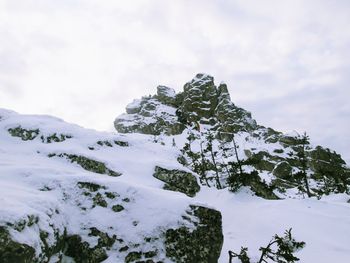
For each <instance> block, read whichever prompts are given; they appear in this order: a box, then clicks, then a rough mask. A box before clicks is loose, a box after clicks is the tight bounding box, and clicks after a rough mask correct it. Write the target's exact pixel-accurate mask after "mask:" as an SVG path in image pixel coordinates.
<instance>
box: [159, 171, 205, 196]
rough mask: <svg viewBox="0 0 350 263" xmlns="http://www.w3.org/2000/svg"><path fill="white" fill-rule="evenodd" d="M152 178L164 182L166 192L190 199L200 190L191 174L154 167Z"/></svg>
mask: <svg viewBox="0 0 350 263" xmlns="http://www.w3.org/2000/svg"><path fill="white" fill-rule="evenodd" d="M153 176H154V177H155V178H157V179H159V180H161V181H163V182H165V185H164V189H166V190H172V191H178V192H181V193H184V194H186V195H188V196H190V197H193V196H195V195H196V193H197V192H199V190H200V186H199V185H198V183H197V179H196V177H195V176H194V175H193V174H192V173H188V172H184V171H180V170H176V169H175V170H168V169H165V168H162V167H159V166H156V167H155V171H154V174H153Z"/></svg>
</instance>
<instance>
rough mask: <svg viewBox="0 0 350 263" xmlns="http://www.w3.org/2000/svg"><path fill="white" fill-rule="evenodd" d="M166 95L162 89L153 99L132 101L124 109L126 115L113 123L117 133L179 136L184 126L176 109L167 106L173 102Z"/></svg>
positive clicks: (145, 98) (144, 98) (146, 98)
mask: <svg viewBox="0 0 350 263" xmlns="http://www.w3.org/2000/svg"><path fill="white" fill-rule="evenodd" d="M166 95H167V93H166V92H165V91H164V89H162V92H159V95H157V96H155V97H143V98H142V99H141V100H134V101H133V102H132V103H131V104H129V105H128V106H127V107H126V111H127V113H126V114H122V115H120V116H119V117H118V118H116V120H115V121H114V126H115V128H116V129H117V131H119V132H121V133H132V132H136V133H143V134H152V135H159V134H161V133H165V134H168V135H172V134H180V133H181V132H182V131H183V130H184V128H185V126H184V124H183V123H181V122H180V121H178V118H177V116H176V108H175V107H173V106H169V105H167V104H168V103H169V104H171V103H172V102H173V98H170V97H167V96H166ZM162 102H163V103H162Z"/></svg>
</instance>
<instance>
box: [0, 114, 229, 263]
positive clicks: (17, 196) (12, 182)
mask: <svg viewBox="0 0 350 263" xmlns="http://www.w3.org/2000/svg"><path fill="white" fill-rule="evenodd" d="M0 116H1V117H2V118H1V121H0V142H1V145H0V146H1V147H0V164H1V165H0V189H1V191H0V200H1V206H0V262H4V263H10V262H73V261H72V260H74V262H76V263H80V262H81V263H83V262H84V263H85V262H102V261H103V262H142V261H143V262H184V261H183V260H184V258H185V259H186V258H189V259H190V258H191V259H193V254H192V253H193V251H190V250H188V248H189V246H187V247H186V248H183V244H184V243H183V242H185V241H186V242H192V245H193V246H194V247H193V249H194V250H198V251H200V253H201V257H202V259H203V261H204V262H206V261H208V260H209V259H210V260H214V261H217V259H218V257H219V256H220V252H221V247H222V243H223V239H222V227H221V226H222V225H221V214H220V212H218V211H216V210H215V209H212V208H207V207H206V206H205V204H201V203H199V202H194V201H193V200H192V199H191V198H189V197H188V196H186V195H185V194H183V193H179V192H173V191H164V190H163V189H162V183H161V181H159V180H158V179H156V178H154V177H153V173H154V170H155V167H156V166H157V164H158V163H159V164H162V163H171V160H172V158H173V156H174V155H173V154H174V153H173V151H174V150H173V147H171V146H169V147H166V146H162V145H160V146H158V145H157V144H155V143H154V142H153V141H152V140H150V138H151V137H147V136H145V137H141V138H138V137H134V136H128V137H126V136H122V135H119V134H111V133H103V132H96V131H93V130H87V129H83V128H81V127H79V126H76V125H72V124H68V123H65V122H63V121H62V120H59V119H56V118H52V117H47V116H31V115H19V114H16V113H14V112H9V111H5V110H0ZM61 135H62V136H61ZM140 147H141V148H140ZM159 152H162V154H159ZM135 156H139V157H140V156H141V157H142V159H141V158H135ZM172 166H173V167H174V169H173V170H169V171H175V170H178V171H181V166H180V165H177V164H176V162H175V163H174V164H173V165H172ZM178 174H179V178H182V179H187V181H185V182H187V183H188V185H189V186H191V187H188V185H186V187H185V188H183V185H181V183H182V184H183V183H184V182H180V181H179V178H175V177H176V176H175V177H171V178H172V180H168V179H169V178H168V177H164V178H163V177H161V176H160V177H159V178H162V179H164V180H165V181H166V182H167V184H169V186H171V188H173V189H172V190H175V189H181V190H184V191H182V192H186V193H187V194H188V195H189V196H193V195H194V194H195V193H197V192H198V191H199V185H198V184H197V181H196V177H195V175H193V174H191V173H182V172H179V173H178ZM181 176H182V177H181ZM201 211H204V212H201ZM208 218H215V220H213V221H211V220H208ZM181 231H183V232H184V233H186V236H182V235H181V238H179V239H176V240H174V239H173V238H172V237H173V236H174V234H175V233H179V232H181ZM204 232H205V233H211V234H210V239H206V240H205V239H203V240H199V238H200V239H201V238H202V235H203V233H204ZM181 233H182V232H181ZM196 233H197V234H196ZM184 240H185V241H184ZM212 240H216V246H213V244H212ZM198 243H200V244H198ZM174 247H181V249H182V250H181V251H182V252H181V253H180V254H176V253H174V252H173V248H174ZM186 249H187V250H186ZM179 251H180V250H179ZM208 251H210V253H208ZM213 255H214V256H213ZM187 262H190V261H187ZM208 262H209V261H208Z"/></svg>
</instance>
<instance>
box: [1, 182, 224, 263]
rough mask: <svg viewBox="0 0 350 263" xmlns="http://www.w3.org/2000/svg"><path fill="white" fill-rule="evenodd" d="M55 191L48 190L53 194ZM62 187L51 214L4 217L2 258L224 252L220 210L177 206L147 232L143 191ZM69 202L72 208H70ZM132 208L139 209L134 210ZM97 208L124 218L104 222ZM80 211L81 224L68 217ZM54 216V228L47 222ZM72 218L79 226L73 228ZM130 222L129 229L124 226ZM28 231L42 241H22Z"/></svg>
mask: <svg viewBox="0 0 350 263" xmlns="http://www.w3.org/2000/svg"><path fill="white" fill-rule="evenodd" d="M73 189H74V190H73ZM120 189H122V188H120ZM52 190H53V189H48V188H46V189H43V191H46V192H47V193H48V194H49V193H50V192H51V191H52ZM72 190H73V192H71V191H72ZM59 191H62V192H64V194H63V195H62V196H63V199H62V200H61V201H60V202H61V204H60V206H61V207H62V209H59V208H56V211H55V212H54V213H53V214H50V213H48V215H47V216H48V217H47V218H46V217H45V216H40V217H36V216H30V215H28V216H27V217H26V219H25V220H22V221H18V222H11V221H4V220H3V219H1V220H0V262H4V263H12V262H19V263H30V262H38V263H44V262H51V261H52V262H61V260H62V259H63V258H65V257H70V258H72V259H74V261H75V262H77V263H83V262H90V263H97V262H102V261H104V260H106V259H107V258H108V257H109V252H110V251H112V252H113V257H114V260H115V261H116V262H129V263H131V262H164V261H167V260H172V261H174V262H213V263H214V262H217V260H218V258H219V256H220V253H221V248H222V243H223V234H222V223H221V214H220V212H218V211H216V210H213V209H210V208H207V207H204V206H198V205H189V206H187V209H186V207H185V209H186V210H184V212H182V211H181V210H179V211H177V210H176V209H175V210H174V212H176V213H178V215H177V216H178V219H176V220H172V221H171V220H169V222H173V223H171V224H168V223H167V222H163V224H165V225H159V226H157V228H155V229H154V230H153V231H152V232H149V231H147V232H144V231H141V230H138V229H139V228H140V226H139V225H141V229H142V225H143V224H145V223H147V224H149V222H148V220H151V218H148V219H147V218H145V217H147V216H149V215H153V213H149V215H147V214H145V213H140V214H138V213H135V211H138V210H135V208H137V207H139V202H142V199H143V198H141V200H140V199H138V197H137V195H136V196H134V195H131V194H129V195H128V194H125V192H124V193H122V192H119V191H117V189H115V188H112V189H111V187H110V186H107V185H105V184H100V183H96V182H89V181H79V182H77V184H76V188H72V189H71V190H69V189H62V188H61V186H59V187H58V188H56V189H55V192H59ZM122 191H123V190H122ZM133 193H135V191H134V190H133ZM174 201H175V200H174ZM171 202H173V201H171ZM67 204H68V205H69V206H68V207H69V209H67V211H69V212H68V213H67V211H66V209H65V208H64V207H65V205H67ZM174 204H175V203H174ZM174 204H173V205H174ZM72 205H73V206H72ZM169 205H171V204H170V203H169ZM154 208H156V204H154ZM138 209H139V208H138ZM132 210H133V211H134V212H133V213H130V211H132ZM97 211H98V216H106V217H107V218H109V217H110V218H114V215H115V216H119V217H117V219H118V220H116V221H114V220H107V221H105V220H104V219H102V220H101V222H102V223H96V222H95V221H94V220H92V218H95V217H94V216H96V214H95V213H96V212H97ZM182 213H183V214H182ZM78 214H80V217H79V218H75V220H79V222H78V224H76V223H77V222H70V221H69V220H68V221H62V219H63V218H65V217H67V218H70V217H71V216H74V215H78ZM91 215H93V217H90V216H91ZM51 219H52V221H51V222H50V229H51V230H50V231H49V230H48V228H47V227H45V224H47V223H46V220H51ZM71 223H72V224H73V225H76V226H79V227H78V228H76V227H73V228H72V227H70V225H69V224H71ZM106 224H107V225H106ZM57 225H59V228H56V227H57ZM125 227H127V228H128V229H129V231H128V232H125V231H122V230H123V228H125ZM143 227H144V226H143ZM47 231H48V232H47ZM134 231H136V232H135V233H137V236H136V237H135V233H134V234H133V235H134V236H133V235H132V234H131V233H130V232H134ZM26 233H32V234H31V238H30V239H29V240H36V241H35V242H32V241H30V242H29V243H28V244H25V243H21V242H19V241H17V239H18V238H19V237H20V238H21V237H22V238H23V236H26V235H27V234H26ZM36 235H37V236H36ZM27 242H28V241H27ZM30 243H32V244H30Z"/></svg>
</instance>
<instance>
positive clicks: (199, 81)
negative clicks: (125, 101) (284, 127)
mask: <svg viewBox="0 0 350 263" xmlns="http://www.w3.org/2000/svg"><path fill="white" fill-rule="evenodd" d="M199 124H210V125H213V126H215V130H218V131H221V132H223V133H224V132H229V133H232V132H238V131H251V130H252V129H254V128H255V127H256V126H257V125H256V122H255V120H253V119H252V117H251V114H250V113H249V112H247V111H245V110H244V109H242V108H239V107H237V106H235V105H234V104H233V103H232V101H231V98H230V95H229V92H228V89H227V86H226V85H225V84H220V86H219V87H216V86H215V84H214V78H213V77H211V76H209V75H207V74H203V73H200V74H197V75H196V76H195V77H194V78H193V79H192V80H191V81H190V82H188V83H186V84H185V86H184V88H183V92H180V93H178V94H176V93H175V91H174V90H173V89H171V88H168V87H165V86H158V87H157V95H154V96H150V97H143V98H142V99H141V100H134V101H133V102H132V103H130V104H129V105H128V106H127V107H126V114H122V115H120V116H119V117H117V118H116V120H115V122H114V125H115V128H116V130H117V131H119V132H121V133H132V132H137V133H144V134H154V135H159V134H161V133H165V134H167V135H175V134H180V133H182V131H183V130H184V129H185V128H186V127H188V126H193V125H195V126H197V127H198V125H199Z"/></svg>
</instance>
